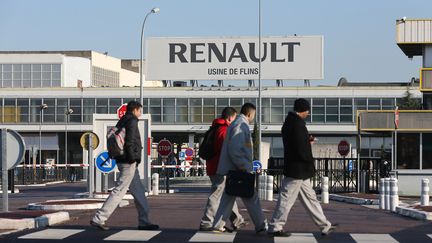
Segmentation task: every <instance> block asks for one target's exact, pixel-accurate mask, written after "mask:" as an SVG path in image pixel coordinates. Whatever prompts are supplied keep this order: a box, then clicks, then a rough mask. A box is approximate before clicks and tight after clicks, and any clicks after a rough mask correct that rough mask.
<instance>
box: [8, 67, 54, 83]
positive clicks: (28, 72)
mask: <svg viewBox="0 0 432 243" xmlns="http://www.w3.org/2000/svg"><path fill="white" fill-rule="evenodd" d="M60 86H61V64H0V87H1V88H48V87H60Z"/></svg>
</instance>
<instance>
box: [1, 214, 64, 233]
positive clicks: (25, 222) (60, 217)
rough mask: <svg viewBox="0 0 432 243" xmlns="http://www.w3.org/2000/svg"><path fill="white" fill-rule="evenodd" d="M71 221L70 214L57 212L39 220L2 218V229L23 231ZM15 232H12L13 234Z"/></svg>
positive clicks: (38, 218) (45, 215) (43, 216)
mask: <svg viewBox="0 0 432 243" xmlns="http://www.w3.org/2000/svg"><path fill="white" fill-rule="evenodd" d="M69 219H70V217H69V213H68V212H57V213H49V214H44V215H42V216H40V217H37V218H24V219H6V218H0V229H4V230H9V229H10V230H23V229H34V228H41V227H46V226H49V225H54V224H58V223H62V222H65V221H68V220H69ZM12 232H14V231H11V232H10V233H12Z"/></svg>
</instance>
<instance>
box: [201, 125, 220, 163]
mask: <svg viewBox="0 0 432 243" xmlns="http://www.w3.org/2000/svg"><path fill="white" fill-rule="evenodd" d="M218 128H219V126H211V127H210V128H209V129H208V130H207V132H206V133H205V134H204V140H203V141H202V143H201V144H200V146H199V152H198V155H199V157H201V158H203V159H205V160H209V159H211V158H213V157H214V156H215V154H216V151H215V149H214V144H215V140H216V137H215V136H216V131H217V129H218Z"/></svg>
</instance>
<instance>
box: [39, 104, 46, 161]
mask: <svg viewBox="0 0 432 243" xmlns="http://www.w3.org/2000/svg"><path fill="white" fill-rule="evenodd" d="M47 108H48V105H47V104H42V105H41V106H40V107H39V112H40V115H39V165H41V164H42V112H43V110H45V109H47Z"/></svg>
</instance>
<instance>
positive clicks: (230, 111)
mask: <svg viewBox="0 0 432 243" xmlns="http://www.w3.org/2000/svg"><path fill="white" fill-rule="evenodd" d="M221 117H222V119H224V120H225V121H227V122H228V123H231V122H233V121H234V120H235V119H236V117H237V111H236V109H234V108H233V107H225V108H224V109H223V111H222V114H221Z"/></svg>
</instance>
